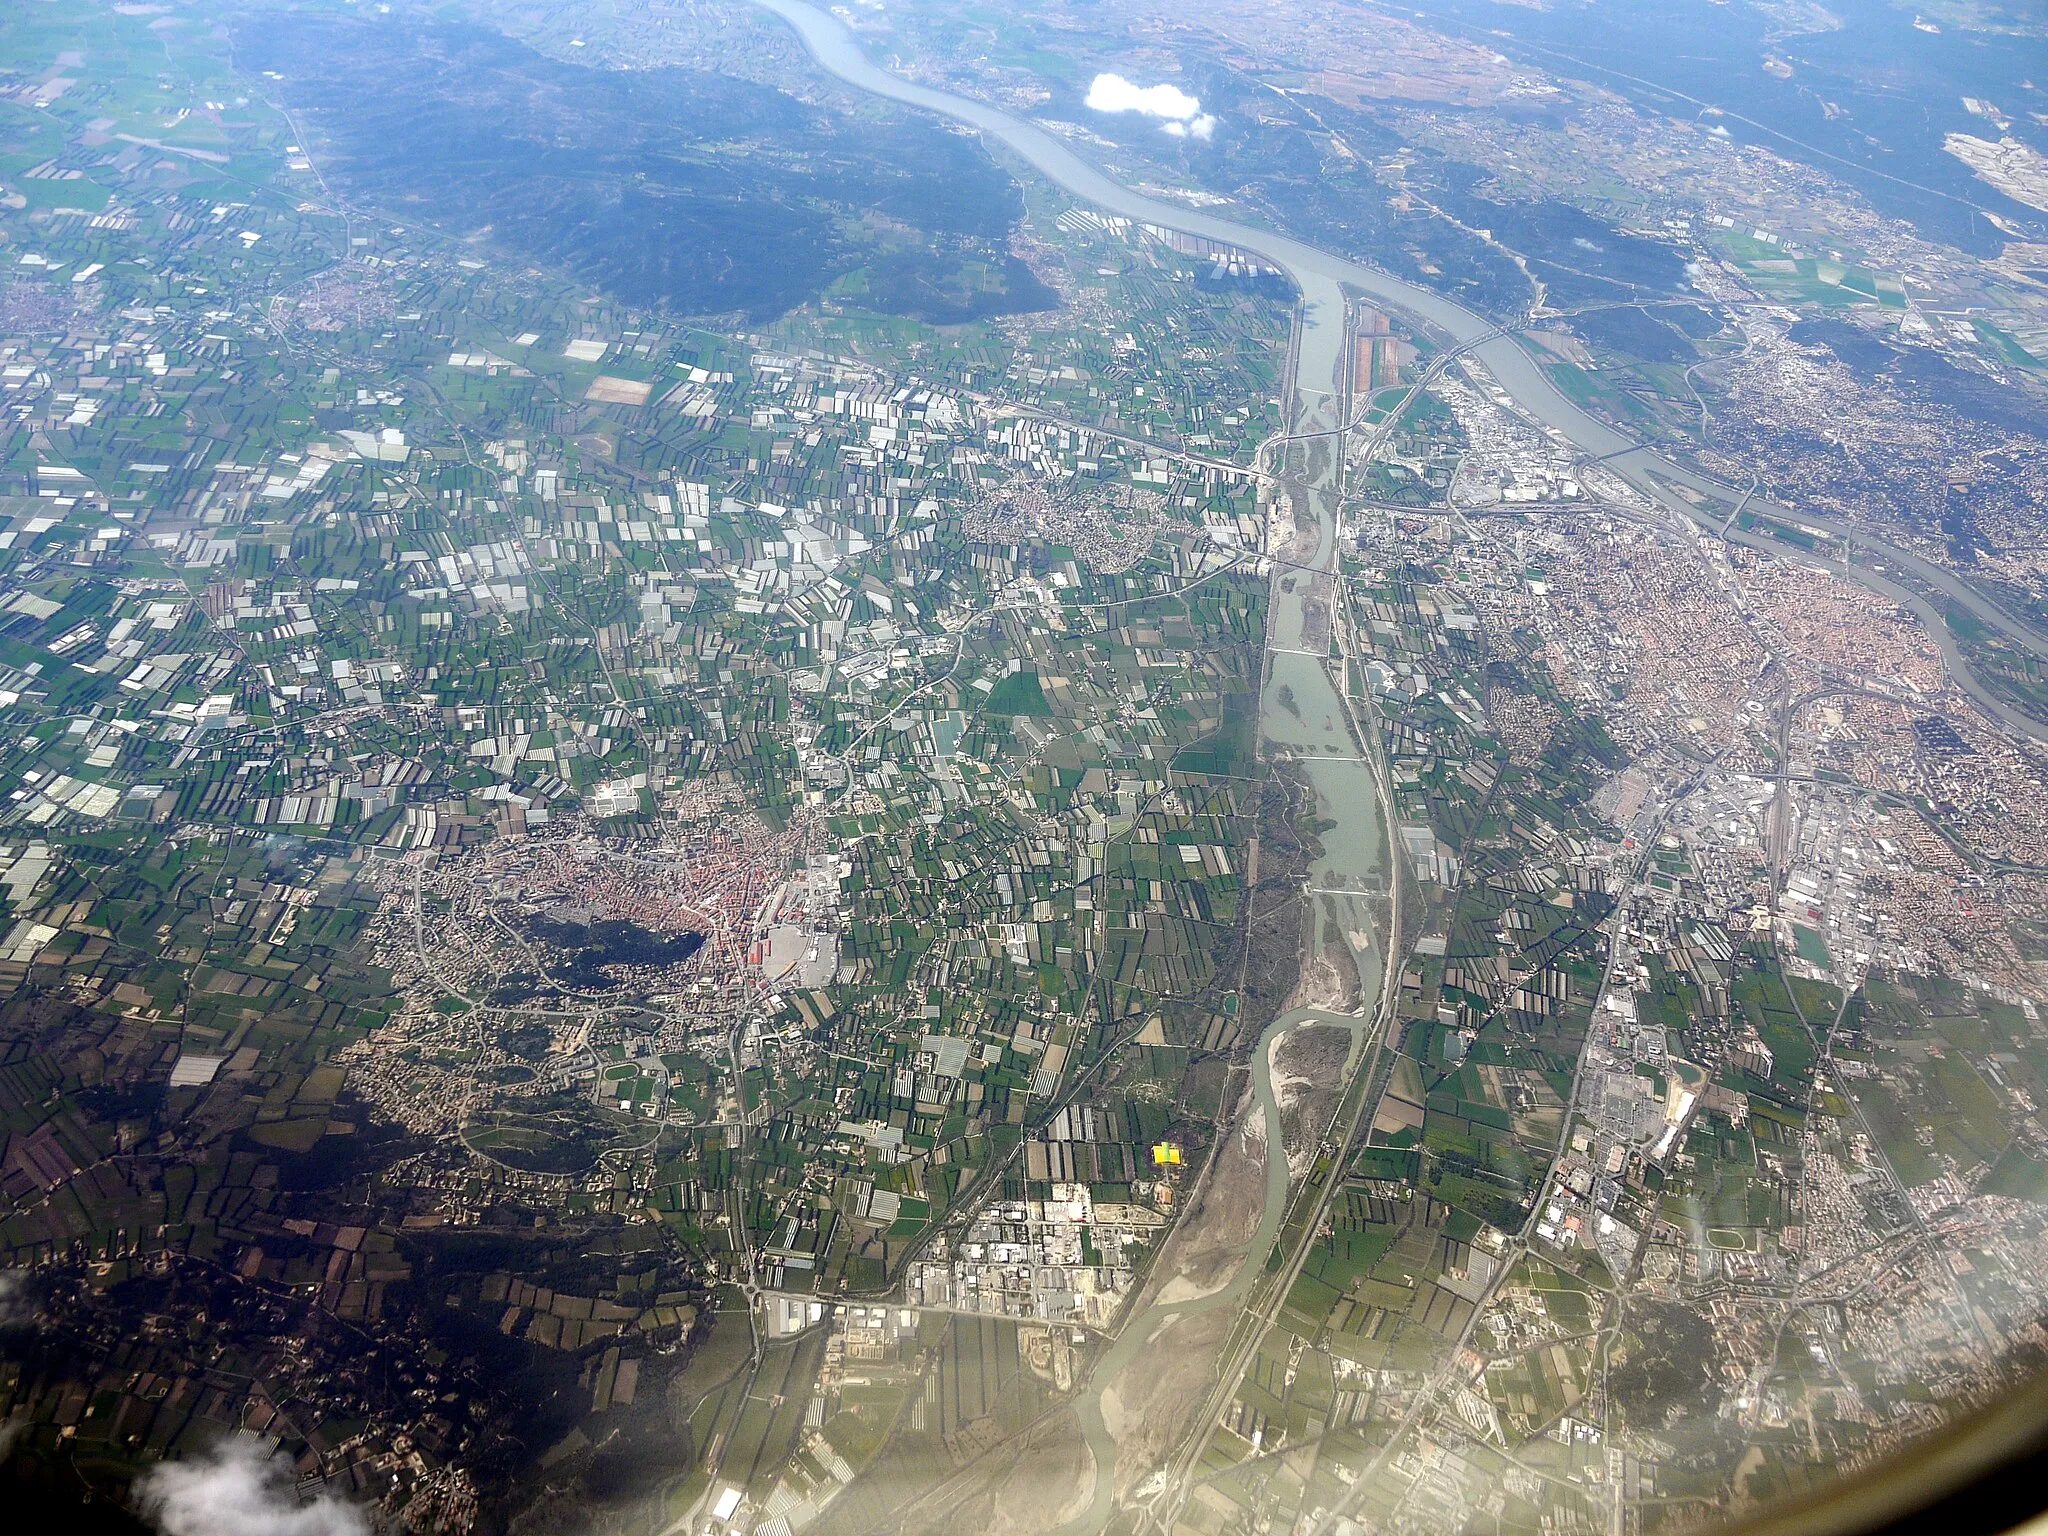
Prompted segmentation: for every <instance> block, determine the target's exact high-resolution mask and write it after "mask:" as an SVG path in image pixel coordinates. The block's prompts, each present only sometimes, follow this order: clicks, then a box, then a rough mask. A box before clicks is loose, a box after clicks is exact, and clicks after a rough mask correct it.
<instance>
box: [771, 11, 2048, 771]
mask: <svg viewBox="0 0 2048 1536" xmlns="http://www.w3.org/2000/svg"><path fill="white" fill-rule="evenodd" d="M756 3H757V4H759V5H762V6H764V7H766V8H767V9H768V10H771V11H773V12H775V14H776V15H778V16H780V17H782V18H783V19H784V20H785V21H787V22H788V23H789V24H790V26H792V27H793V28H795V30H796V32H797V35H798V36H799V37H801V38H802V40H803V43H804V46H805V47H806V48H807V49H809V50H810V53H811V55H812V57H814V58H815V59H816V60H817V61H818V62H819V63H820V64H821V65H823V66H824V67H825V68H826V69H827V70H829V71H831V72H832V73H833V74H835V75H837V76H838V77H839V78H840V79H842V80H844V81H846V82H847V84H849V85H853V86H857V87H859V88H860V89H861V90H864V91H869V92H872V93H873V94H874V95H877V96H884V97H887V98H889V99H890V100H892V101H900V102H903V103H904V104H905V105H908V106H913V107H919V108H922V109H924V110H926V111H929V112H936V113H939V114H940V115H942V116H945V117H950V118H953V119H954V120H955V121H957V122H963V123H966V124H968V125H969V126H971V127H974V128H977V129H979V130H980V131H982V132H983V133H985V134H988V135H989V136H990V137H992V138H995V139H999V140H1000V141H1001V142H1002V143H1003V144H1004V145H1005V146H1007V147H1008V148H1009V149H1010V150H1011V151H1012V152H1013V153H1015V154H1017V155H1018V156H1020V157H1022V158H1023V159H1024V160H1025V161H1026V162H1027V163H1029V164H1030V165H1031V166H1032V167H1033V168H1034V169H1035V170H1037V171H1038V172H1039V173H1040V174H1041V175H1043V176H1045V177H1047V178H1048V179H1049V180H1051V181H1054V182H1056V183H1058V184H1059V185H1060V186H1062V187H1064V188H1065V189H1066V190H1067V191H1068V192H1070V193H1072V194H1073V195H1074V196H1075V197H1078V198H1080V199H1082V200H1083V201H1085V202H1089V203H1093V204H1095V205H1096V206H1097V207H1099V208H1103V209H1106V210H1107V211H1109V212H1111V213H1117V214H1122V215H1123V216H1124V217H1126V218H1130V219H1135V220H1138V221H1139V222H1141V223H1146V224H1157V225H1159V226H1161V227H1162V228H1166V229H1176V230H1180V231H1182V232H1184V233H1186V234H1190V235H1198V236H1201V237H1203V238H1205V239H1209V240H1217V241H1221V242H1223V243H1225V244H1227V245H1234V246H1237V247H1239V248H1240V249H1243V250H1247V251H1251V252H1254V253H1256V254H1258V255H1260V256H1262V257H1264V258H1265V259H1266V260H1267V261H1269V262H1271V263H1272V264H1273V265H1274V266H1276V267H1279V268H1280V269H1281V270H1283V271H1284V272H1286V273H1287V275H1288V277H1289V278H1290V279H1291V280H1292V281H1293V283H1294V285H1295V287H1296V288H1297V289H1298V290H1299V292H1300V294H1301V318H1300V327H1299V339H1298V343H1297V346H1298V356H1297V366H1296V371H1295V380H1294V385H1295V390H1296V394H1297V399H1311V398H1313V392H1316V391H1327V390H1329V389H1330V388H1331V387H1332V384H1333V381H1334V380H1335V379H1336V376H1337V366H1338V364H1339V362H1340V361H1341V356H1342V353H1343V350H1344V336H1345V329H1344V293H1345V290H1346V289H1347V288H1349V289H1352V290H1354V291H1356V292H1358V293H1361V294H1363V295H1365V296H1366V297H1367V298H1369V299H1370V300H1372V302H1373V303H1375V304H1377V305H1379V306H1380V307H1382V308H1384V309H1389V310H1393V311H1397V312H1399V313H1401V314H1403V315H1405V316H1406V317H1408V319H1409V320H1411V321H1412V322H1414V323H1416V324H1418V325H1420V326H1422V327H1423V328H1425V329H1426V330H1427V331H1429V332H1431V333H1433V334H1434V336H1435V338H1436V339H1437V340H1438V341H1439V342H1441V343H1445V344H1448V345H1452V346H1462V347H1465V348H1466V349H1467V350H1468V352H1469V354H1470V355H1471V356H1473V357H1475V358H1476V359H1477V360H1478V361H1479V362H1480V363H1482V364H1483V365H1484V366H1485V368H1486V370H1487V372H1489V373H1490V374H1492V375H1493V377H1494V379H1495V380H1496V381H1498V383H1499V384H1500V386H1501V388H1503V389H1504V390H1506V391H1507V392H1508V394H1510V395H1511V396H1513V397H1514V399H1515V400H1516V402H1517V403H1518V404H1519V405H1520V406H1521V407H1522V409H1523V410H1525V411H1526V412H1528V413H1529V415H1530V416H1532V417H1533V418H1534V419H1535V420H1536V421H1537V422H1538V423H1539V424H1541V425H1542V426H1543V427H1545V428H1547V429H1549V430H1550V431H1551V432H1552V433H1554V434H1556V435H1557V436H1558V437H1560V438H1561V439H1562V440H1564V441H1565V442H1568V443H1570V444H1571V445H1572V446H1573V447H1575V448H1577V449H1578V450H1579V451H1580V452H1582V453H1584V454H1586V455H1587V456H1588V457H1591V458H1596V459H1600V460H1603V461H1604V462H1605V463H1606V465H1607V467H1608V468H1609V469H1610V470H1612V471H1613V472H1614V473H1615V474H1617V475H1619V476H1620V477H1621V478H1622V479H1624V480H1626V481H1627V482H1628V483H1629V484H1631V485H1633V486H1634V487H1635V488H1636V489H1637V490H1639V491H1641V492H1643V493H1644V494H1645V495H1648V496H1649V497H1651V498H1652V499H1653V500H1655V501H1656V502H1657V503H1658V504H1659V505H1660V506H1662V507H1664V508H1665V509H1666V510H1667V511H1669V512H1671V513H1674V514H1676V515H1678V516H1680V517H1683V518H1685V519H1687V520H1688V521H1690V522H1693V523H1696V524H1699V525H1701V526H1703V527H1711V528H1713V529H1715V530H1716V531H1719V529H1720V526H1721V524H1722V522H1723V521H1724V520H1725V518H1726V516H1727V513H1728V511H1730V510H1732V509H1733V508H1734V507H1735V506H1736V505H1737V503H1738V502H1740V501H1741V499H1742V492H1741V491H1740V490H1739V489H1738V488H1736V487H1734V486H1731V485H1728V484H1726V483H1725V482H1723V481H1720V480H1716V479H1714V478H1713V477H1712V476H1709V475H1704V474H1701V473H1700V472H1699V471H1697V470H1695V469H1691V468H1689V467H1687V466H1686V465H1683V464H1679V463H1677V462H1675V461H1673V460H1671V459H1669V458H1666V457H1665V456H1663V455H1662V454H1659V453H1657V452H1655V451H1654V450H1652V449H1650V448H1647V447H1645V446H1643V445H1642V444H1640V443H1638V442H1636V441H1635V440H1634V439H1632V438H1630V437H1629V436H1627V435H1626V434H1625V433H1623V432H1622V431H1621V430H1620V429H1619V428H1617V427H1614V426H1612V425H1610V424H1609V423H1607V422H1604V421H1601V420H1599V419H1598V418H1597V417H1594V416H1592V415H1590V414H1589V413H1587V412H1586V411H1585V410H1583V409H1581V408H1580V407H1579V406H1578V405H1577V404H1575V403H1574V402H1573V401H1572V400H1570V399H1569V398H1568V397H1566V395H1565V394H1564V393H1563V392H1562V391H1561V390H1560V389H1559V388H1558V387H1557V385H1556V384H1555V383H1554V382H1552V380H1551V378H1550V376H1549V375H1548V374H1546V373H1545V372H1544V371H1543V369H1542V367H1541V366H1540V365H1539V364H1538V363H1537V361H1536V360H1535V359H1534V358H1533V357H1532V356H1531V355H1530V353H1529V351H1528V349H1527V348H1525V347H1524V346H1523V345H1522V343H1521V342H1520V341H1519V340H1518V339H1517V338H1516V337H1515V336H1514V335H1512V334H1500V333H1497V331H1496V328H1495V327H1494V326H1493V324H1492V323H1491V322H1489V321H1487V320H1485V319H1483V318H1482V317H1481V316H1479V315H1476V314H1474V313H1473V312H1472V311H1471V310H1469V309H1466V308H1465V307H1464V306H1462V305H1460V304H1457V303H1455V302H1453V301H1452V300H1450V299H1447V298H1445V297H1444V296H1443V295H1442V294H1440V293H1437V292H1435V291H1433V290H1431V289H1428V288H1425V287H1423V286H1421V285H1420V284H1418V283H1411V282H1409V281H1407V280H1406V279H1404V278H1399V277H1395V276H1393V275H1392V274H1390V273H1386V272H1381V271H1379V270H1377V269H1376V268H1373V267H1369V266H1365V265H1363V264H1362V263H1359V262H1356V261H1351V260H1348V259H1347V258H1345V257H1342V256H1339V255H1336V254H1335V253H1333V252H1330V251H1325V250H1322V249H1320V248H1318V247H1316V246H1313V245H1309V244H1308V243H1306V242H1305V241H1301V240H1297V239H1295V238H1294V237H1292V236H1291V235H1286V234H1283V233H1280V232H1279V231H1276V230H1270V229H1259V228H1255V227H1254V226H1252V225H1248V224H1240V223H1238V222H1236V221H1235V220H1232V219H1227V218H1223V217H1221V216H1219V215H1216V214H1212V213H1204V212H1201V211H1199V210H1195V209H1190V208H1186V207H1182V206H1180V205H1179V204H1176V203H1170V202H1165V201H1163V200H1161V199H1159V198H1156V197H1148V196H1146V195H1145V194H1144V193H1142V192H1136V191H1133V190H1132V189H1131V188H1129V187H1126V186H1124V185H1123V184H1122V183H1120V182H1117V181H1115V180H1112V179H1111V178H1110V177H1108V176H1106V175H1104V174H1103V173H1102V172H1101V171H1100V170H1098V169H1096V167H1094V166H1093V165H1090V164H1089V163H1088V162H1087V161H1085V160H1083V159H1082V158H1081V157H1080V156H1079V155H1077V154H1075V153H1074V151H1073V150H1071V149H1069V148H1068V147H1067V145H1066V144H1065V143H1064V142H1063V141H1062V140H1060V139H1059V138H1057V137H1055V136H1054V135H1053V134H1051V133H1049V132H1047V131H1046V130H1045V129H1043V128H1040V127H1038V126H1036V125H1035V124H1033V123H1030V122H1027V121H1026V120H1024V119H1023V118H1020V117H1016V116H1013V115H1012V114H1010V113H1008V112H1004V111H1002V110H1001V109H999V108H996V107H991V106H988V105H987V104H985V103H983V102H978V101H973V100H970V99H968V98H967V97H964V96H956V95H954V94H952V93H951V92H948V91H938V90H933V89H931V88H930V87H928V86H922V85H916V84H913V83H912V82H910V81H908V80H903V79H899V78H898V77H897V76H895V75H892V74H889V73H888V72H887V71H886V70H881V69H877V68H876V67H875V66H874V65H873V64H871V63H870V62H869V61H868V59H867V56H866V55H865V54H863V53H862V52H861V49H860V44H859V43H858V42H857V41H856V40H855V39H854V36H853V34H852V33H851V32H850V31H849V30H848V29H847V27H846V25H845V24H844V23H843V22H841V21H840V20H839V19H838V18H837V17H836V16H832V15H828V14H827V13H826V12H824V11H821V10H819V9H817V8H816V7H815V6H811V5H807V4H804V3H803V0H756ZM1684 493H1690V495H1691V497H1694V498H1698V499H1697V500H1689V499H1688V497H1687V495H1686V494H1684ZM1749 505H1750V507H1751V508H1752V509H1754V510H1755V511H1756V512H1758V513H1759V514H1762V515H1765V516H1773V515H1775V516H1778V517H1782V518H1789V519H1791V520H1792V521H1794V522H1796V523H1803V524H1805V525H1807V526H1808V527H1812V528H1821V529H1825V530H1827V531H1828V532H1830V533H1833V534H1836V535H1838V536H1841V535H1847V534H1849V533H1852V532H1853V533H1854V534H1855V539H1856V542H1857V543H1858V544H1860V545H1862V546H1864V548H1865V549H1866V550H1869V551H1872V552H1876V553H1878V554H1879V555H1880V556H1881V558H1882V560H1883V561H1884V562H1885V563H1886V564H1888V565H1889V566H1890V567H1891V568H1892V569H1893V570H1894V571H1895V572H1901V573H1904V574H1905V575H1907V576H1909V577H1911V579H1912V581H1913V582H1914V584H1915V585H1916V586H1920V587H1923V588H1933V589H1935V590H1936V591H1938V592H1940V593H1941V594H1942V595H1943V596H1945V597H1947V598H1948V599H1949V600H1950V601H1952V602H1955V603H1957V604H1959V605H1960V606H1962V607H1964V608H1967V609H1968V610H1969V611H1970V612H1971V613H1972V614H1973V615H1975V616H1976V618H1977V619H1978V620H1979V621H1980V622H1982V623H1983V624H1985V625H1987V626H1988V627H1989V628H1991V629H1993V630H1995V631H1997V632H1998V633H1999V634H2000V635H2002V636H2003V637H2004V638H2005V639H2007V640H2008V641H2010V642H2012V643H2013V644H2014V645H2016V646H2018V647H2020V648H2021V649H2022V650H2024V651H2026V652H2028V653H2029V654H2031V655H2033V656H2034V657H2036V658H2037V659H2040V660H2043V661H2048V634H2044V633H2043V632H2042V631H2040V630H2039V629H2037V628H2035V627H2034V626H2033V625H2031V624H2029V623H2027V622H2026V621H2024V620H2022V619H2020V618H2018V617H2016V616H2015V615H2013V614H2011V613H2009V612H2008V611H2007V610H2006V609H2004V608H2003V607H2001V606H1999V605H1998V604H1997V603H1995V602H1993V601H1992V600H1991V599H1990V598H1988V597H1986V596H1985V595H1984V594H1983V593H1981V592H1979V591H1977V590H1976V589H1975V588H1974V587H1972V586H1970V585H1969V584H1968V583H1967V582H1965V581H1963V580H1962V579H1961V578H1960V577H1958V576H1956V575H1955V574H1954V573H1953V572H1952V571H1949V570H1947V569H1945V568H1943V567H1941V566H1938V565H1935V564H1934V563H1932V562H1931V561H1928V560H1926V559H1924V558H1923V557H1921V556H1919V555H1917V554H1914V553H1913V552H1911V551H1909V550H1904V549H1900V548H1898V547H1897V546H1894V545H1891V544H1888V543H1886V542H1884V541H1882V540H1880V539H1877V538H1875V537H1873V536H1871V535H1869V534H1868V533H1865V532H1863V531H1862V530H1855V529H1851V528H1850V527H1849V525H1848V524H1846V523H1844V522H1843V521H1841V520H1840V519H1837V518H1833V517H1829V516H1824V515H1821V514H1818V513H1814V512H1798V513H1794V512H1793V511H1791V510H1790V509H1789V508H1786V507H1783V506H1780V505H1778V504H1777V503H1775V502H1772V501H1770V500H1768V499H1766V498H1764V497H1762V496H1756V497H1752V498H1751V499H1750V502H1749ZM1728 537H1729V538H1730V539H1731V540H1733V541H1734V542H1737V543H1745V544H1754V545H1755V546H1756V547H1759V548H1763V549H1768V550H1771V551H1772V552H1774V553H1777V554H1780V555H1784V554H1788V553H1790V552H1789V551H1787V550H1786V549H1785V548H1784V547H1783V546H1782V545H1776V544H1772V543H1770V542H1768V541H1766V540H1761V539H1757V538H1755V537H1754V536H1753V535H1744V534H1743V533H1742V531H1741V530H1740V529H1730V530H1729V533H1728ZM1829 563H1830V565H1831V568H1833V569H1834V570H1836V571H1837V572H1838V573H1839V574H1842V575H1845V576H1848V577H1849V578H1850V579H1852V580H1855V581H1857V582H1859V583H1861V584H1862V585H1864V586H1867V587H1869V588H1871V589H1872V590H1873V591H1877V592H1880V593H1882V594H1883V595H1884V596H1885V597H1887V598H1890V599H1892V600H1894V601H1906V600H1907V599H1906V597H1905V596H1903V595H1902V593H1903V589H1902V588H1901V586H1900V585H1899V583H1898V582H1897V581H1896V580H1891V579H1888V578H1886V577H1885V576H1884V575H1883V574H1882V573H1881V572H1877V573H1873V572H1870V571H1867V570H1866V568H1865V566H1864V565H1862V564H1861V563H1844V562H1840V561H1833V562H1829ZM1912 606H1913V607H1914V608H1915V611H1916V612H1918V613H1919V614H1920V617H1921V618H1922V620H1923V621H1927V620H1930V619H1931V620H1932V621H1933V622H1934V624H1935V626H1936V629H1937V635H1936V638H1937V641H1938V642H1939V643H1940V645H1941V648H1942V652H1943V655H1944V657H1945V659H1946V660H1947V661H1948V663H1949V667H1950V670H1951V672H1952V674H1953V675H1954V676H1955V678H1956V681H1957V682H1958V683H1959V684H1960V685H1961V686H1962V687H1963V688H1964V689H1965V690H1966V691H1967V692H1968V693H1969V694H1970V696H1971V697H1972V698H1973V699H1975V700H1976V701H1977V703H1978V704H1979V705H1981V706H1982V707H1983V708H1984V709H1985V711H1986V712H1987V713H1988V714H1990V715H1992V716H1993V717H1995V718H1996V719H1998V720H2000V721H2001V722H2002V723H2004V724H2005V725H2006V726H2007V727H2008V728H2009V729H2012V730H2014V731H2017V732H2019V733H2021V734H2023V735H2026V736H2029V737H2031V738H2033V739H2034V740H2036V741H2042V742H2048V727H2044V726H2043V725H2042V724H2041V723H2040V722H2037V721H2035V720H2033V719H2031V718H2029V717H2028V716H2026V715H2024V714H2022V713H2021V712H2019V711H2018V710H2015V709H2013V708H2012V707H2010V706H2009V705H2007V704H2005V703H2004V702H2003V701H2002V700H2000V699H1999V698H1998V697H1997V696H1996V695H1994V694H1992V693H1991V692H1990V690H1989V689H1988V688H1986V687H1985V686H1984V685H1983V684H1982V683H1980V682H1979V681H1978V680H1977V678H1976V677H1975V676H1974V675H1973V674H1972V673H1971V671H1970V670H1969V668H1968V666H1967V665H1966V664H1965V662H1964V661H1963V658H1962V656H1961V654H1960V653H1959V651H1958V649H1957V647H1956V644H1955V641H1954V638H1953V637H1952V636H1951V635H1949V634H1948V633H1946V625H1945V623H1944V622H1943V621H1942V619H1941V616H1940V614H1939V613H1938V612H1937V611H1936V610H1935V608H1933V607H1932V606H1931V605H1929V604H1928V603H1926V602H1925V601H1924V600H1918V601H1914V602H1913V603H1912Z"/></svg>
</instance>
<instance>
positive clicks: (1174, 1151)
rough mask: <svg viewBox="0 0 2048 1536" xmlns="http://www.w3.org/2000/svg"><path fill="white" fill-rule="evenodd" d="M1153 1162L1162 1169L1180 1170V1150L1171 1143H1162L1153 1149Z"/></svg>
mask: <svg viewBox="0 0 2048 1536" xmlns="http://www.w3.org/2000/svg"><path fill="white" fill-rule="evenodd" d="M1152 1161H1153V1162H1154V1163H1156V1164H1158V1165H1159V1166H1160V1167H1161V1168H1178V1167H1179V1166H1180V1148H1179V1147H1176V1146H1175V1145H1174V1144H1173V1143H1172V1142H1170V1141H1162V1142H1160V1143H1158V1144H1157V1145H1156V1146H1154V1147H1153V1148H1152Z"/></svg>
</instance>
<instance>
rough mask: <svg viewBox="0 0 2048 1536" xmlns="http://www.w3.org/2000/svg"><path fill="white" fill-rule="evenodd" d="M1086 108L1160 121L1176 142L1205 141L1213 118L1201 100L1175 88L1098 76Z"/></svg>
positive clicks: (1212, 130)
mask: <svg viewBox="0 0 2048 1536" xmlns="http://www.w3.org/2000/svg"><path fill="white" fill-rule="evenodd" d="M1087 106H1088V108H1089V109H1090V110H1091V111H1095V112H1138V113H1142V114H1143V115H1144V116H1146V117H1156V118H1159V119H1161V120H1162V121H1161V126H1162V127H1163V128H1164V129H1165V130H1166V131H1167V132H1168V133H1170V134H1172V135H1173V136H1174V137H1175V138H1177V139H1190V138H1192V139H1206V138H1208V137H1209V136H1210V135H1211V134H1213V133H1214V132H1215V131H1216V119H1215V118H1214V117H1213V116H1211V115H1210V114H1209V113H1207V112H1204V111H1203V110H1202V102H1201V98H1200V97H1198V96H1190V95H1189V94H1188V93H1187V92H1186V91H1184V90H1182V89H1181V88H1180V87H1179V86H1177V85H1165V84H1160V85H1134V84H1132V83H1131V82H1130V81H1128V80H1126V79H1125V78H1124V77H1123V76H1122V75H1097V76H1096V77H1095V83H1094V84H1092V85H1090V86H1089V87H1088V96H1087Z"/></svg>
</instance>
